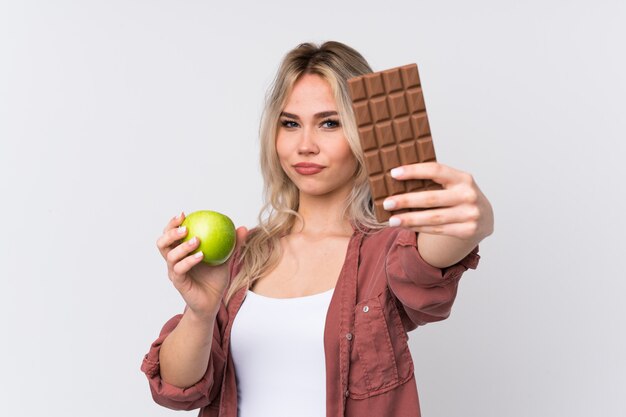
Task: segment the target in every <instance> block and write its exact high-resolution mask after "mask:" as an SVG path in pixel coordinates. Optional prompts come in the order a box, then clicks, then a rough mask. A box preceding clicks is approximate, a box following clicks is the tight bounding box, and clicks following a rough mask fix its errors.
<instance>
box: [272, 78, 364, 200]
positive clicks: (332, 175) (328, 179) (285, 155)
mask: <svg viewBox="0 0 626 417" xmlns="http://www.w3.org/2000/svg"><path fill="white" fill-rule="evenodd" d="M276 152H277V154H278V158H279V159H280V164H281V166H282V168H283V170H284V171H285V173H286V174H287V176H288V177H289V178H290V179H291V181H293V183H294V184H295V185H296V186H297V187H298V189H299V190H300V194H301V196H302V194H308V195H311V196H328V195H330V194H338V195H345V196H347V195H348V194H349V193H350V190H351V189H352V186H353V184H354V174H355V172H356V168H357V161H356V158H355V157H354V155H353V154H352V151H351V149H350V146H349V145H348V141H347V140H346V137H345V136H344V133H343V128H342V127H341V125H340V122H339V114H338V112H337V105H336V103H335V98H334V96H333V93H332V90H331V87H330V84H329V83H328V82H327V81H326V80H324V79H323V78H322V77H320V76H319V75H314V74H305V75H303V76H302V77H300V79H299V80H298V81H297V82H296V83H295V85H294V87H293V90H292V92H291V95H290V96H289V97H288V99H287V103H286V105H285V107H284V109H283V111H282V113H281V116H280V120H279V127H278V133H277V136H276Z"/></svg>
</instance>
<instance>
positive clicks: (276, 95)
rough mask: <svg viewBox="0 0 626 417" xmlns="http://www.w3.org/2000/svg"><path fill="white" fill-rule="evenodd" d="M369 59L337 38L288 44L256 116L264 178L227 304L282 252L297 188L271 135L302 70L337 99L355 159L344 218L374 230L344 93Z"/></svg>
mask: <svg viewBox="0 0 626 417" xmlns="http://www.w3.org/2000/svg"><path fill="white" fill-rule="evenodd" d="M371 72H372V69H371V68H370V66H369V64H368V63H367V61H366V60H365V58H363V56H361V54H360V53H358V52H357V51H356V50H354V49H353V48H351V47H349V46H347V45H344V44H342V43H340V42H335V41H329V42H325V43H323V44H321V45H319V46H317V45H315V44H312V43H302V44H300V45H298V46H297V47H296V48H294V49H292V50H291V51H290V52H289V53H287V55H285V57H284V58H283V61H282V63H281V65H280V68H279V69H278V72H277V74H276V77H275V79H274V81H273V83H272V85H271V86H270V89H269V90H268V93H267V95H266V97H265V108H264V111H263V115H262V117H261V126H260V132H259V137H260V141H261V143H260V145H261V146H260V148H261V172H262V175H263V180H264V205H263V207H262V209H261V211H260V213H259V218H258V220H259V225H258V227H256V228H254V229H252V230H251V231H250V232H249V233H248V236H247V238H246V241H245V243H244V244H243V246H242V248H241V251H240V252H239V256H238V259H236V260H235V261H237V262H241V269H240V271H239V273H238V274H237V275H236V276H235V277H234V278H233V280H232V281H231V284H230V287H229V289H228V291H227V293H226V296H225V299H224V301H225V303H226V304H228V302H229V301H230V299H231V298H232V296H233V295H234V294H235V293H236V292H237V291H238V290H239V289H241V288H242V287H247V288H248V289H250V288H251V287H252V284H253V283H254V281H256V280H257V279H259V278H262V277H263V276H265V275H267V274H268V273H269V272H271V271H272V270H273V269H274V268H275V267H276V266H277V265H278V262H279V261H280V259H281V256H282V249H281V245H280V239H281V237H283V236H285V235H287V234H289V232H290V231H291V230H292V228H293V226H294V225H295V223H296V219H298V218H299V219H300V220H302V221H303V219H302V217H301V216H300V214H299V213H298V202H299V192H298V188H297V187H296V186H295V185H294V183H293V182H291V180H290V179H289V177H288V176H287V175H286V174H285V172H284V171H283V169H282V167H281V165H280V161H279V159H278V155H277V153H276V135H277V130H278V126H279V118H280V114H281V112H282V111H283V109H284V107H285V105H286V102H287V99H288V97H289V95H290V93H291V91H292V89H293V86H294V84H295V83H296V81H298V80H299V79H300V77H302V75H304V74H316V75H319V76H320V77H322V78H323V79H324V80H326V81H327V82H328V83H329V84H330V87H331V89H332V92H333V94H334V96H335V101H336V103H337V109H338V113H339V119H340V123H341V126H342V127H343V133H344V135H345V137H346V139H347V140H348V144H349V145H350V148H351V150H352V153H353V154H354V156H355V158H356V160H357V165H358V167H357V171H356V174H355V178H354V187H353V188H352V192H351V194H350V195H349V197H348V198H347V199H346V203H345V206H344V213H343V214H344V217H345V218H347V219H348V220H349V221H350V222H351V224H352V225H353V227H355V228H358V229H360V230H368V229H379V228H381V227H382V226H383V225H382V224H380V223H378V222H377V220H376V217H375V215H374V212H373V207H372V198H371V194H370V190H369V186H368V181H367V174H366V172H365V168H364V155H363V150H362V149H361V145H360V142H359V137H358V131H357V128H356V122H355V119H354V112H353V110H352V105H351V99H350V95H349V93H348V84H347V80H348V79H349V78H351V77H355V76H359V75H363V74H368V73H371Z"/></svg>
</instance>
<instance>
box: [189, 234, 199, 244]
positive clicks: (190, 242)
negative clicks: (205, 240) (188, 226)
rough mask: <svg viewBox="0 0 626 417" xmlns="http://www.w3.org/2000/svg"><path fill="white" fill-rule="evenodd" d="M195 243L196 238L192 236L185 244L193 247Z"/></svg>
mask: <svg viewBox="0 0 626 417" xmlns="http://www.w3.org/2000/svg"><path fill="white" fill-rule="evenodd" d="M197 241H198V238H197V237H195V236H194V237H192V238H191V239H189V241H188V242H187V244H188V245H189V246H193V245H195V244H196V242H197Z"/></svg>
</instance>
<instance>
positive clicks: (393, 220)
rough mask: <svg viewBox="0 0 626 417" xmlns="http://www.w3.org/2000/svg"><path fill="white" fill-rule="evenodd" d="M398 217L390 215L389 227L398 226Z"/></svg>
mask: <svg viewBox="0 0 626 417" xmlns="http://www.w3.org/2000/svg"><path fill="white" fill-rule="evenodd" d="M400 223H401V221H400V219H399V218H397V217H392V218H390V219H389V226H390V227H396V226H400Z"/></svg>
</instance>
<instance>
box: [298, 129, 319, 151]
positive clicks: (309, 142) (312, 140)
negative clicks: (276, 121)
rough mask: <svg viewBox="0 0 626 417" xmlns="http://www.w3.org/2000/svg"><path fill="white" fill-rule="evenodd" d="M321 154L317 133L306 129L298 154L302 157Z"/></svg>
mask: <svg viewBox="0 0 626 417" xmlns="http://www.w3.org/2000/svg"><path fill="white" fill-rule="evenodd" d="M318 152H319V147H318V146H317V140H316V136H315V131H314V129H313V128H309V127H305V128H304V129H302V133H301V135H300V143H298V153H299V154H301V155H309V154H316V153H318Z"/></svg>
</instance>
